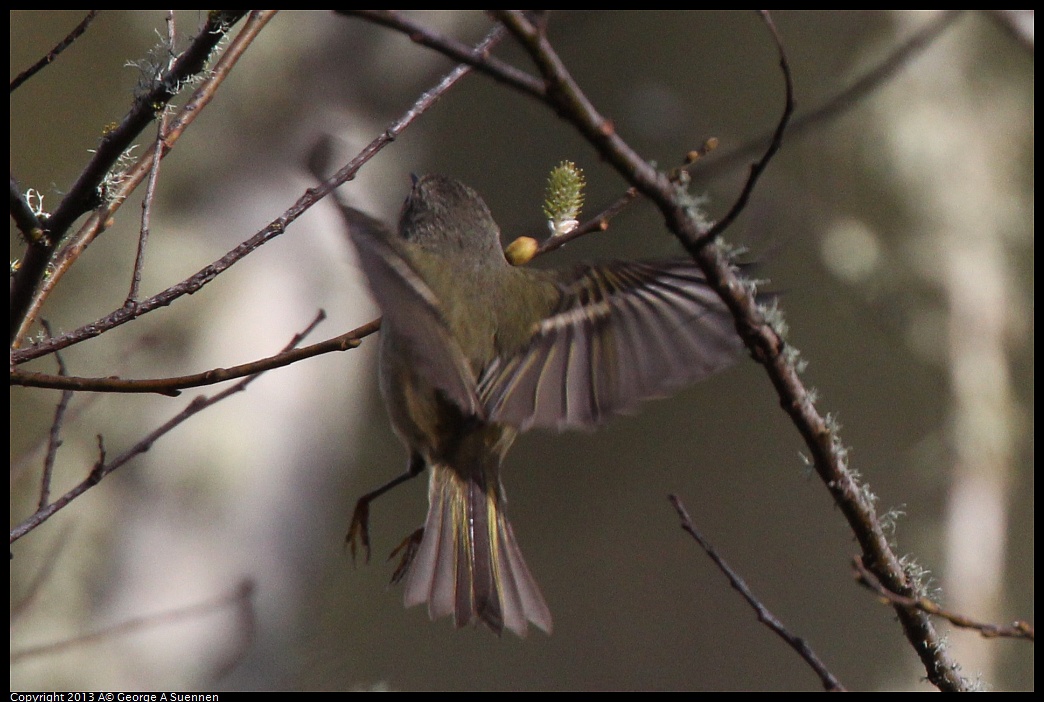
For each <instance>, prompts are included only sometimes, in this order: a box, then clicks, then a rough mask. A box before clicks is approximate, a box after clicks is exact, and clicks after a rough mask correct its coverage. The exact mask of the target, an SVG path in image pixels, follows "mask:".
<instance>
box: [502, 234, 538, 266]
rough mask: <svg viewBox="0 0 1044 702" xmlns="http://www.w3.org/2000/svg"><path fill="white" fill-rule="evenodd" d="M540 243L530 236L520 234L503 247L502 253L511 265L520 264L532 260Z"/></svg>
mask: <svg viewBox="0 0 1044 702" xmlns="http://www.w3.org/2000/svg"><path fill="white" fill-rule="evenodd" d="M538 248H540V245H539V244H537V240H536V239H534V238H533V237H531V236H520V237H518V238H517V239H515V240H514V241H512V242H511V243H510V244H508V247H507V248H506V249H504V255H505V256H506V257H507V260H508V263H510V264H511V265H512V266H522V265H525V264H527V263H529V262H530V261H532V260H533V257H534V256H536V252H537V249H538Z"/></svg>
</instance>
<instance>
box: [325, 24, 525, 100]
mask: <svg viewBox="0 0 1044 702" xmlns="http://www.w3.org/2000/svg"><path fill="white" fill-rule="evenodd" d="M335 12H337V13H338V14H342V15H345V16H348V17H359V18H361V19H365V20H369V21H370V22H373V23H374V24H379V25H381V26H383V27H388V28H389V29H394V30H395V31H397V32H400V33H401V34H404V35H405V36H406V38H407V39H409V40H410V41H412V42H414V43H416V44H420V45H421V46H426V47H428V48H429V49H434V50H435V51H438V52H439V53H440V54H443V55H444V56H447V57H449V58H451V59H453V60H454V61H459V62H461V63H464V64H467V65H469V66H471V67H472V68H474V69H476V70H478V71H479V72H480V73H484V74H486V75H487V76H489V77H491V78H493V79H494V80H496V81H498V82H500V83H504V84H506V85H509V86H511V87H513V88H516V89H517V90H521V91H522V92H524V93H528V94H529V95H531V96H532V97H535V98H538V99H543V98H544V83H543V81H541V80H540V79H539V78H536V77H535V76H531V75H529V74H528V73H526V72H525V71H521V70H519V69H518V68H515V67H514V66H512V65H511V64H509V63H506V62H504V61H501V60H500V59H498V58H496V57H495V56H489V55H488V54H478V53H476V52H475V50H474V49H473V48H472V47H470V46H468V45H467V44H464V43H462V42H459V41H456V40H455V39H452V38H450V37H446V36H443V35H441V34H437V33H435V32H432V31H431V30H429V29H428V28H427V27H425V26H424V25H422V24H419V23H417V22H414V21H413V20H411V19H409V18H408V17H405V16H404V15H402V14H401V13H399V12H397V11H396V10H335Z"/></svg>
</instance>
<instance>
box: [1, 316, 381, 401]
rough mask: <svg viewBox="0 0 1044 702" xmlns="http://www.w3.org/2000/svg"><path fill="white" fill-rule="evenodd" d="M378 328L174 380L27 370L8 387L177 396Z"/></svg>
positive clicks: (345, 343)
mask: <svg viewBox="0 0 1044 702" xmlns="http://www.w3.org/2000/svg"><path fill="white" fill-rule="evenodd" d="M379 328H380V320H379V319H376V320H373V321H371V322H367V323H366V324H364V325H362V326H361V327H357V328H355V329H353V330H352V331H350V332H347V333H344V334H341V335H340V336H336V337H334V338H332V339H327V340H326V341H321V342H319V343H318V344H313V345H311V346H306V347H304V348H301V349H292V350H290V351H286V352H283V353H278V354H276V355H274V356H269V357H268V358H262V359H260V360H257V361H251V362H250V363H244V364H242V365H238V366H232V367H231V368H214V369H212V370H208V371H204V372H202V373H194V374H192V375H183V376H179V377H176V378H156V379H140V380H132V379H126V378H118V377H109V378H77V377H69V376H65V375H48V374H46V373H35V372H31V371H12V372H11V377H10V382H11V385H23V386H26V387H35V388H52V389H61V390H66V391H67V392H71V391H78V392H119V393H157V394H160V395H168V396H170V397H177V396H178V395H180V394H181V391H182V390H184V389H186V388H198V387H204V386H206V385H214V384H215V383H223V382H225V381H228V380H235V379H236V378H242V377H245V376H250V375H256V374H258V373H263V372H264V371H268V370H272V369H274V368H282V367H283V366H288V365H290V364H291V363H296V362H298V361H302V360H304V359H306V358H312V357H313V356H319V355H321V354H326V353H331V352H334V351H347V350H348V349H354V348H355V347H357V346H358V345H359V343H360V341H361V340H362V339H363V338H364V337H367V336H369V335H371V334H373V333H375V332H376V331H377V330H378V329H379Z"/></svg>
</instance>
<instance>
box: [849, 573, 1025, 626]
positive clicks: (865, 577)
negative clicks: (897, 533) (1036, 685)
mask: <svg viewBox="0 0 1044 702" xmlns="http://www.w3.org/2000/svg"><path fill="white" fill-rule="evenodd" d="M852 568H853V569H854V570H855V577H856V581H857V582H858V583H859V584H860V585H862V586H864V587H866V588H868V589H870V590H873V591H874V592H876V593H877V594H878V595H880V596H881V597H882V598H883V599H884V601H885V602H886V603H890V604H892V605H893V606H895V607H902V608H904V609H908V610H919V611H921V612H927V613H928V614H934V615H935V616H937V617H942V618H944V619H946V620H947V621H949V622H950V623H951V624H953V625H954V626H959V627H961V628H962V629H975V630H977V631H978V632H979V633H980V634H982V636H983V637H984V638H987V639H994V638H1008V639H1024V640H1026V641H1033V640H1034V639H1033V625H1032V624H1030V623H1029V622H1025V621H1022V620H1016V621H1014V622H1012V623H1011V624H1008V625H1006V626H1002V625H1000V624H985V623H982V622H977V621H975V620H974V619H971V618H970V617H966V616H964V615H963V614H957V613H956V612H950V611H948V610H945V609H943V608H942V607H940V606H939V605H938V604H936V603H935V602H933V601H932V600H930V599H928V598H927V597H923V596H922V597H908V596H906V595H900V594H899V593H896V592H892V591H891V590H889V589H888V588H886V587H885V586H884V585H882V584H881V581H880V580H878V579H877V577H876V576H875V575H874V574H873V573H871V572H870V571H869V570H868V569H867V567H866V566H865V565H863V559H861V558H859V557H858V556H856V557H855V558H853V559H852Z"/></svg>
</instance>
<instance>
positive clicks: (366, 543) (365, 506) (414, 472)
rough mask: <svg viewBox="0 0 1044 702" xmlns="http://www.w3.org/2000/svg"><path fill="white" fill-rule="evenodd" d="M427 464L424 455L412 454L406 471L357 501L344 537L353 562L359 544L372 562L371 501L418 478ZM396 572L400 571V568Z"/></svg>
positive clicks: (393, 553) (367, 560)
mask: <svg viewBox="0 0 1044 702" xmlns="http://www.w3.org/2000/svg"><path fill="white" fill-rule="evenodd" d="M426 466H427V463H426V462H425V460H424V457H423V456H421V455H420V454H419V453H412V454H410V460H409V463H408V464H407V465H406V472H405V473H403V474H402V475H400V476H398V477H396V478H393V479H392V480H389V481H388V482H387V483H385V484H384V485H381V486H380V487H379V488H377V489H376V490H371V491H370V492H368V493H366V494H365V495H363V496H362V497H360V498H359V501H358V502H356V503H355V511H354V512H353V513H352V524H351V526H350V527H348V534H347V536H345V537H344V541H345V543H346V544H348V548H350V549H351V551H352V561H353V562H354V561H355V553H356V549H357V545H361V546H362V548H363V549H365V551H366V562H367V563H369V562H370V503H371V502H373V501H374V500H376V499H377V498H378V497H380V496H381V495H383V494H384V493H386V492H388V491H389V490H391V489H392V488H394V487H395V486H397V485H400V484H401V483H405V482H406V481H407V480H410V479H411V478H416V477H417V476H418V475H420V474H421V473H423V472H424V468H425V467H426ZM419 531H421V532H423V531H424V530H423V529H420V530H419ZM409 538H412V537H409ZM409 538H407V541H409ZM419 541H420V540H419V539H418V542H419ZM405 543H406V542H405V541H404V542H403V545H405ZM402 548H403V546H399V548H397V549H395V551H393V552H392V555H395V553H398V552H399V550H400V549H402ZM413 550H414V551H416V547H414V548H413ZM404 558H405V557H404ZM403 567H404V566H400V568H403ZM396 572H398V570H397V571H396Z"/></svg>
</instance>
